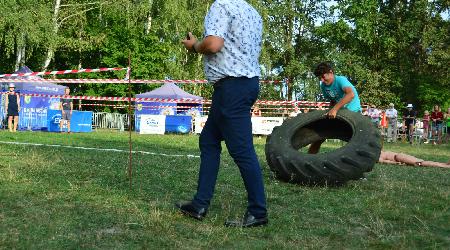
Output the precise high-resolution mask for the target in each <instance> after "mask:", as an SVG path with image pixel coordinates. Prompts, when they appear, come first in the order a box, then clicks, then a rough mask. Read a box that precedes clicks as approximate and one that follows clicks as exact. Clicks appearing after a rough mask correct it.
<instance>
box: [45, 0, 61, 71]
mask: <svg viewBox="0 0 450 250" xmlns="http://www.w3.org/2000/svg"><path fill="white" fill-rule="evenodd" d="M60 7H61V0H55V9H54V10H53V35H54V38H56V35H57V34H58V28H59V27H58V14H59V9H60ZM54 49H55V48H54V44H53V41H51V42H50V46H49V48H48V51H47V56H46V58H45V61H44V65H43V66H42V70H43V71H46V70H47V68H48V65H49V64H50V62H51V61H52V58H53V55H54Z"/></svg>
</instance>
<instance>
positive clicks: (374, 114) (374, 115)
mask: <svg viewBox="0 0 450 250" xmlns="http://www.w3.org/2000/svg"><path fill="white" fill-rule="evenodd" d="M368 115H369V117H370V119H371V121H372V123H373V125H374V126H375V127H377V128H378V127H379V126H380V116H381V112H380V110H378V109H377V107H376V106H375V105H371V106H370V108H369V110H368Z"/></svg>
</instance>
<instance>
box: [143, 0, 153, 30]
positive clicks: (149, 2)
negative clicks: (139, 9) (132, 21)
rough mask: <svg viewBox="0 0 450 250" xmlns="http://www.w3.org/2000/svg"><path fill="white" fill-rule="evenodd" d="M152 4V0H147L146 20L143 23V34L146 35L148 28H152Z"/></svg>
mask: <svg viewBox="0 0 450 250" xmlns="http://www.w3.org/2000/svg"><path fill="white" fill-rule="evenodd" d="M152 6H153V0H148V14H147V22H146V23H145V34H146V35H148V34H149V33H150V29H151V28H152Z"/></svg>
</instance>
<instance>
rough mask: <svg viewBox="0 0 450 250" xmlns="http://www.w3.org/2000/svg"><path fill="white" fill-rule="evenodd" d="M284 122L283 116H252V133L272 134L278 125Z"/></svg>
mask: <svg viewBox="0 0 450 250" xmlns="http://www.w3.org/2000/svg"><path fill="white" fill-rule="evenodd" d="M282 123H283V117H252V133H253V134H254V135H270V134H271V133H272V130H273V128H274V127H276V126H280V125H281V124H282Z"/></svg>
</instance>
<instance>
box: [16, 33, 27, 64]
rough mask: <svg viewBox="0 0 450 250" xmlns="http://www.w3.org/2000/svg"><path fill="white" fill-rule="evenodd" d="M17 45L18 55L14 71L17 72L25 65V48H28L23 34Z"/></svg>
mask: <svg viewBox="0 0 450 250" xmlns="http://www.w3.org/2000/svg"><path fill="white" fill-rule="evenodd" d="M16 43H17V54H16V65H15V66H14V69H15V70H16V71H17V70H18V69H19V67H20V66H22V65H24V64H25V48H26V36H25V33H23V34H22V35H21V36H20V37H19V39H18V40H16Z"/></svg>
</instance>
